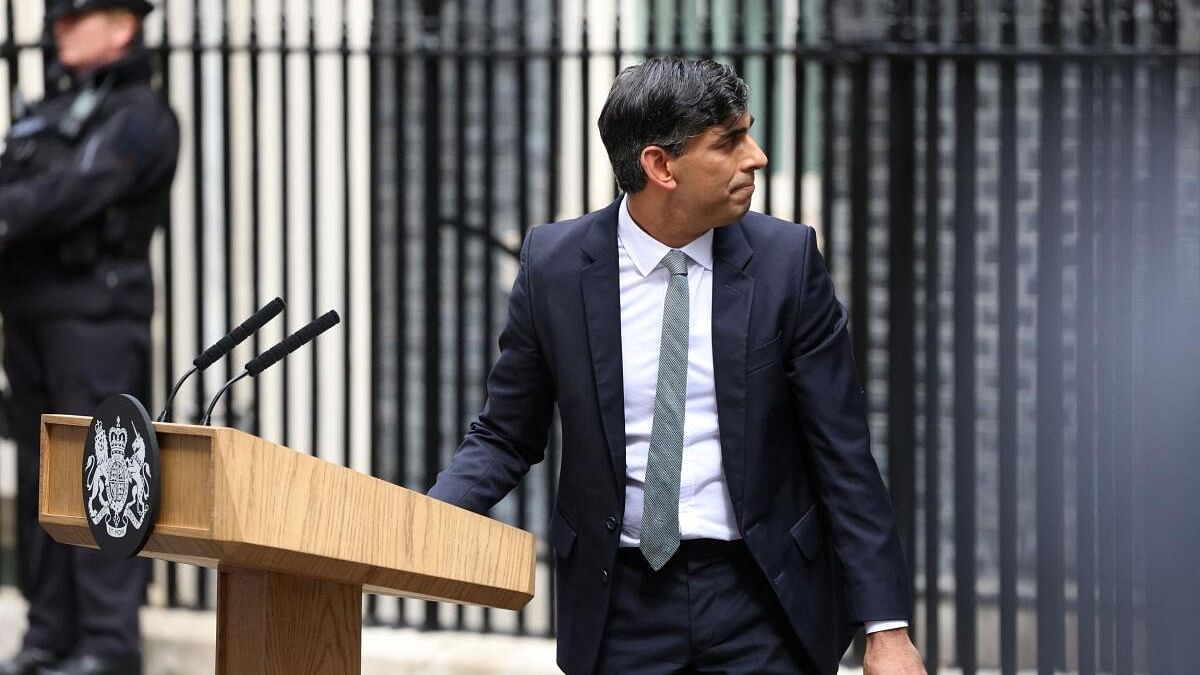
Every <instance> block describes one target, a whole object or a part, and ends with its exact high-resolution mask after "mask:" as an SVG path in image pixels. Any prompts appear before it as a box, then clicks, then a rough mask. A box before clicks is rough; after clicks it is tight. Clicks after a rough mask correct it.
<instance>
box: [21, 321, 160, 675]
mask: <svg viewBox="0 0 1200 675" xmlns="http://www.w3.org/2000/svg"><path fill="white" fill-rule="evenodd" d="M149 345H150V327H149V325H148V322H146V321H143V320H132V319H116V320H84V319H30V320H23V319H22V318H19V317H10V316H6V317H5V321H4V367H5V370H6V371H7V374H8V381H9V387H10V389H11V401H10V404H9V419H10V427H11V429H12V433H13V437H14V439H15V440H16V442H17V546H18V565H19V570H18V571H19V580H20V585H21V590H22V592H23V593H24V594H25V597H26V599H27V600H28V601H29V615H28V619H29V626H28V629H27V631H26V633H25V639H24V645H25V646H26V647H38V648H41V649H48V650H50V651H53V652H57V653H59V654H67V653H74V654H94V655H97V656H102V657H110V658H116V659H122V660H127V659H128V660H137V659H140V654H141V640H140V629H139V624H138V609H139V608H140V607H141V603H142V596H143V592H144V588H145V583H146V581H145V579H146V564H145V562H146V561H144V560H140V559H134V560H124V559H118V558H112V557H110V556H108V555H106V554H103V553H100V552H99V551H95V550H92V549H85V548H80V547H76V546H68V545H65V544H59V543H58V542H56V541H54V540H53V539H52V538H51V537H50V535H49V534H47V533H46V531H45V530H44V529H42V527H41V526H40V525H39V524H38V521H37V510H38V473H39V458H40V454H41V453H40V445H39V435H40V425H41V415H42V413H67V414H75V415H91V414H92V413H93V412H94V411H95V409H96V407H97V406H99V404H100V402H101V401H102V400H104V399H105V398H107V397H108V396H109V395H111V394H133V395H134V396H136V397H138V398H139V399H140V400H142V401H145V400H146V398H145V395H144V394H145V390H146V388H147V384H148V381H147V377H148V359H149Z"/></svg>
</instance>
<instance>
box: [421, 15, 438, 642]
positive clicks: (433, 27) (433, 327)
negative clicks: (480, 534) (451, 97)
mask: <svg viewBox="0 0 1200 675" xmlns="http://www.w3.org/2000/svg"><path fill="white" fill-rule="evenodd" d="M441 11H442V7H441V5H440V4H439V5H428V4H427V5H425V23H424V25H423V26H422V36H421V37H422V39H423V43H422V45H421V52H422V54H421V58H422V67H423V68H422V70H423V74H422V85H423V87H424V95H423V96H422V99H423V103H424V110H423V111H422V116H423V118H424V134H423V136H424V138H423V140H422V143H421V149H422V154H423V162H424V167H425V171H424V172H423V174H422V177H421V181H422V185H423V187H424V193H423V195H422V202H423V219H424V221H425V222H424V224H423V228H424V231H423V234H424V237H423V239H424V241H423V244H424V247H423V248H424V255H423V261H424V263H423V265H422V267H423V277H424V282H423V284H422V286H423V289H422V290H423V292H424V296H425V298H424V300H425V302H424V340H423V347H424V358H423V360H422V363H423V364H424V366H423V370H424V372H423V377H422V381H423V385H424V386H423V388H422V392H423V393H422V403H423V404H424V412H425V420H424V422H423V430H424V434H423V440H422V442H423V444H424V454H425V458H424V459H425V461H424V466H423V469H424V472H423V473H424V475H423V477H422V481H421V487H422V490H428V489H429V488H430V487H432V486H433V484H434V482H435V481H436V480H437V470H438V467H439V466H440V465H441V450H442V423H441V422H442V368H441V366H442V358H441V343H442V285H441V271H442V265H441V262H442V238H441V215H442V214H441V209H440V206H441V181H442V155H441V140H442V119H441V115H442V79H441V58H440V53H439V52H440V49H441V29H442V20H441V19H442V14H441ZM423 627H424V629H425V630H437V629H438V628H440V627H441V624H440V622H439V620H438V603H436V602H426V603H425V623H424V626H423Z"/></svg>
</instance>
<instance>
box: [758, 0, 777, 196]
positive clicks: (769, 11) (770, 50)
mask: <svg viewBox="0 0 1200 675" xmlns="http://www.w3.org/2000/svg"><path fill="white" fill-rule="evenodd" d="M763 13H764V16H765V24H766V30H765V35H764V36H763V39H764V41H765V42H766V53H765V54H763V82H764V91H763V98H764V102H765V105H766V110H764V111H762V112H763V118H764V119H763V132H762V136H761V138H762V147H763V151H764V152H765V153H766V155H767V157H768V158H774V157H775V70H776V68H775V61H776V59H778V58H779V45H778V43H777V40H778V38H777V33H776V26H775V0H767V1H766V4H765V5H764V6H763ZM772 173H773V171H772V169H771V165H770V164H768V165H767V167H766V168H765V169H763V170H762V182H763V211H764V212H766V213H769V214H772V215H774V211H773V209H772V208H771V206H772V203H771V183H772V180H771V174H772Z"/></svg>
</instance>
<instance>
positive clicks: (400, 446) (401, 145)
mask: <svg viewBox="0 0 1200 675" xmlns="http://www.w3.org/2000/svg"><path fill="white" fill-rule="evenodd" d="M394 7H395V10H394V11H395V12H396V35H395V38H394V42H395V45H396V51H395V52H393V55H392V58H393V60H392V66H393V73H392V75H393V77H394V78H395V82H394V84H395V86H394V89H393V91H394V94H395V97H396V100H395V103H394V105H393V106H392V108H393V110H392V113H393V115H394V119H395V122H394V124H395V127H394V130H393V143H394V144H395V146H394V147H393V148H392V154H393V155H394V156H395V158H396V167H395V177H394V180H395V184H394V186H393V187H394V189H395V191H396V201H395V213H394V218H395V231H394V232H393V233H392V234H393V237H394V240H393V245H394V247H395V251H396V254H395V256H394V257H393V260H392V274H393V275H395V279H396V317H395V319H396V328H395V334H396V339H395V345H394V346H393V354H394V358H395V359H396V410H395V416H396V455H395V474H394V475H393V480H394V482H396V483H397V484H399V485H409V484H410V483H409V477H408V464H409V461H408V460H409V454H410V443H409V436H408V432H409V429H408V425H409V414H408V399H409V389H408V380H409V367H408V351H409V347H410V345H409V335H408V331H409V316H408V314H409V313H408V310H409V302H410V298H409V295H410V293H409V283H408V270H409V250H408V173H407V171H406V167H407V166H408V149H409V143H408V138H406V133H407V131H408V130H407V128H406V125H405V120H407V119H409V115H408V111H407V107H406V106H407V104H408V101H409V99H410V97H409V95H408V79H409V78H408V69H409V63H408V57H407V56H406V48H407V46H408V41H409V37H410V36H409V35H408V22H407V21H405V18H406V14H405V13H406V11H407V9H406V6H405V3H404V2H403V1H401V2H397V3H395V5H394ZM486 154H489V155H490V154H491V153H486ZM407 605H408V603H407V601H406V600H405V599H404V598H396V621H395V625H396V626H397V627H401V626H407V625H408V617H407V616H406V614H405V611H406V609H407Z"/></svg>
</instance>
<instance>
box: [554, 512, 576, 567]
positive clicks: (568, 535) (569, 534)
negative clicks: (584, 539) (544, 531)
mask: <svg viewBox="0 0 1200 675" xmlns="http://www.w3.org/2000/svg"><path fill="white" fill-rule="evenodd" d="M550 545H551V546H553V547H554V550H555V552H557V553H558V555H559V557H560V558H566V557H568V556H570V555H571V550H572V549H574V548H575V528H573V527H571V524H570V523H568V522H567V519H566V518H563V515H562V513H560V512H559V511H558V510H557V509H555V511H554V517H553V518H551V519H550Z"/></svg>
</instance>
